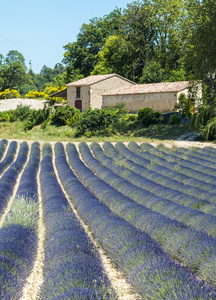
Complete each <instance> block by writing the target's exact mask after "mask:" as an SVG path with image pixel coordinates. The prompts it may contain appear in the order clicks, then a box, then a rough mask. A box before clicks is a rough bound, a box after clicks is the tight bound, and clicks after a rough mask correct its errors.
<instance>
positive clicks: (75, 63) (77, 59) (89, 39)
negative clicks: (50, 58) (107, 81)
mask: <svg viewBox="0 0 216 300" xmlns="http://www.w3.org/2000/svg"><path fill="white" fill-rule="evenodd" d="M121 22H122V12H121V10H120V9H117V8H116V9H115V10H113V11H112V12H111V13H110V14H108V15H106V16H104V17H103V18H93V19H91V20H90V22H89V24H85V23H84V24H83V25H82V26H81V29H80V32H79V34H78V35H77V40H76V42H73V43H68V44H67V45H66V46H64V49H65V50H66V52H65V54H64V59H63V62H64V63H65V64H66V67H67V72H68V73H70V72H71V69H72V70H73V69H74V70H79V72H80V74H83V75H84V76H88V75H90V72H91V71H92V70H93V69H94V66H95V65H96V63H97V54H98V52H99V51H100V50H101V48H102V46H103V45H104V43H105V40H106V38H107V37H108V36H111V35H113V34H114V33H115V32H116V31H120V30H121V28H122V25H121Z"/></svg>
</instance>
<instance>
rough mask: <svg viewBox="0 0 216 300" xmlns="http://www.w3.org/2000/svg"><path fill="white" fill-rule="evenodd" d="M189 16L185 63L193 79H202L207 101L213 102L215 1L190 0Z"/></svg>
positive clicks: (215, 58) (215, 66)
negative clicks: (205, 87) (206, 92)
mask: <svg viewBox="0 0 216 300" xmlns="http://www.w3.org/2000/svg"><path fill="white" fill-rule="evenodd" d="M188 8H189V17H191V19H193V26H191V30H190V43H189V45H190V47H188V53H187V63H188V65H189V67H190V71H191V73H192V75H193V77H194V78H195V79H202V80H204V82H205V83H206V85H207V87H208V89H207V90H208V103H209V104H215V103H214V102H215V97H216V93H215V75H216V55H215V49H216V39H215V36H216V2H215V1H214V0H202V1H199V0H190V1H189V5H188Z"/></svg>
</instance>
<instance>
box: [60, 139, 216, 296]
mask: <svg viewBox="0 0 216 300" xmlns="http://www.w3.org/2000/svg"><path fill="white" fill-rule="evenodd" d="M82 146H86V145H81V147H80V149H81V148H82ZM55 149H56V159H61V160H62V171H61V170H59V168H58V166H57V169H58V171H59V175H60V178H61V180H62V183H63V185H64V187H65V189H66V190H67V193H68V195H69V196H70V199H71V201H73V203H74V206H75V207H76V209H77V211H78V213H79V214H80V216H81V218H82V219H83V220H84V222H85V223H86V224H88V226H89V228H90V230H91V232H92V234H93V235H94V237H95V238H96V239H97V241H98V242H99V243H100V244H101V246H102V247H103V249H104V250H105V251H106V252H107V253H108V255H109V257H110V258H111V260H112V261H113V262H114V263H115V264H116V265H117V266H118V267H119V268H120V269H121V270H122V272H124V273H125V276H126V277H127V279H128V281H129V282H130V283H131V284H132V285H133V286H134V288H135V289H136V291H137V292H138V293H139V294H141V295H142V297H143V298H144V299H145V298H149V299H162V298H163V297H164V296H165V295H166V297H168V298H175V297H176V298H178V299H196V298H197V299H198V298H201V297H203V298H206V299H212V298H214V297H215V294H214V293H215V292H214V291H213V290H211V289H209V290H208V291H207V290H206V286H205V285H204V282H202V281H198V280H196V279H195V277H194V276H193V274H191V273H190V271H188V270H187V269H186V268H184V267H182V266H180V265H178V264H176V263H175V262H174V261H173V260H172V259H170V258H169V256H167V254H166V253H165V252H164V251H163V249H162V248H161V246H160V245H159V244H158V242H157V241H155V239H153V238H152V237H153V236H152V237H151V236H150V234H149V233H150V231H151V232H152V233H153V232H155V233H156V228H157V226H160V224H161V222H163V232H164V230H166V229H167V227H168V228H169V227H172V226H174V227H178V228H180V227H182V228H183V229H185V230H189V229H188V228H187V227H186V226H185V225H184V224H181V223H179V222H177V221H174V220H168V222H166V218H165V217H163V216H160V215H159V214H157V213H154V212H152V211H151V210H149V209H148V208H146V207H144V206H143V205H140V204H137V203H135V201H133V200H132V199H130V198H129V197H126V196H124V195H122V194H121V193H120V192H118V191H116V189H114V188H112V187H110V186H109V185H108V184H107V183H105V182H104V181H102V180H101V179H99V178H98V177H96V176H95V175H94V174H93V173H92V172H91V170H90V169H89V168H87V167H86V166H85V165H84V164H83V162H82V161H81V160H80V159H79V155H78V153H77V150H76V147H75V146H74V145H72V144H68V145H67V153H68V159H69V162H70V164H71V166H72V168H73V170H74V172H75V173H76V175H75V174H74V173H73V171H72V169H71V168H70V167H69V166H68V164H67V161H66V157H65V153H64V149H63V146H62V145H61V144H59V143H58V144H56V147H55ZM81 151H82V149H81ZM83 151H84V150H83ZM83 151H82V152H83ZM83 158H84V156H83ZM101 169H102V170H101V172H102V173H103V172H106V170H104V168H103V167H101ZM77 176H78V177H79V179H80V180H81V181H82V182H83V184H84V185H85V186H84V185H82V184H81V183H80V181H78V179H77ZM112 176H113V174H107V177H112ZM113 180H114V181H116V179H115V178H114V179H113ZM117 181H118V180H117ZM119 184H120V185H121V184H122V182H121V178H119ZM87 187H88V188H89V190H90V191H89V190H88V189H87ZM125 188H126V186H125ZM134 192H136V190H134ZM155 220H158V221H159V222H158V223H155V224H154V229H153V227H152V228H151V230H149V232H146V231H145V230H143V227H145V225H146V227H148V225H149V224H151V223H152V222H153V221H155ZM155 222H156V221H155ZM144 224H145V225H144ZM201 234H202V237H203V239H205V241H206V240H207V238H208V236H207V235H206V234H204V233H201ZM208 242H209V243H210V240H208ZM214 243H215V241H214V240H213V239H212V251H213V249H215V244H214ZM202 250H204V249H202ZM214 251H215V250H214ZM211 254H212V255H213V252H212V253H211ZM202 293H204V294H205V295H203V294H202Z"/></svg>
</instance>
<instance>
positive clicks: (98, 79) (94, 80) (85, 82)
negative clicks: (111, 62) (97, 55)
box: [66, 74, 135, 86]
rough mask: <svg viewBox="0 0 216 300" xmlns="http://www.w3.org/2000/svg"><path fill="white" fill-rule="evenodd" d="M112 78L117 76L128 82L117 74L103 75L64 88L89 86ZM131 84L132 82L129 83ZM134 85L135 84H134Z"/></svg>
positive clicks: (84, 79) (78, 81)
mask: <svg viewBox="0 0 216 300" xmlns="http://www.w3.org/2000/svg"><path fill="white" fill-rule="evenodd" d="M113 76H118V77H120V78H122V79H125V80H126V81H130V80H128V79H127V78H124V77H122V76H120V75H118V74H105V75H92V76H88V77H86V78H83V79H80V80H77V81H74V82H71V83H68V84H66V86H83V85H91V84H94V83H97V82H99V81H102V80H105V79H107V78H110V77H113ZM130 82H132V81H130ZM134 84H135V83H134Z"/></svg>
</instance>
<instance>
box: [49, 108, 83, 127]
mask: <svg viewBox="0 0 216 300" xmlns="http://www.w3.org/2000/svg"><path fill="white" fill-rule="evenodd" d="M80 115H81V113H80V111H79V110H78V109H76V108H75V107H72V106H70V105H66V106H61V107H58V108H56V111H55V114H54V116H53V118H52V122H53V123H55V124H59V125H69V126H73V125H74V124H75V123H76V122H77V121H78V120H79V118H80Z"/></svg>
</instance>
